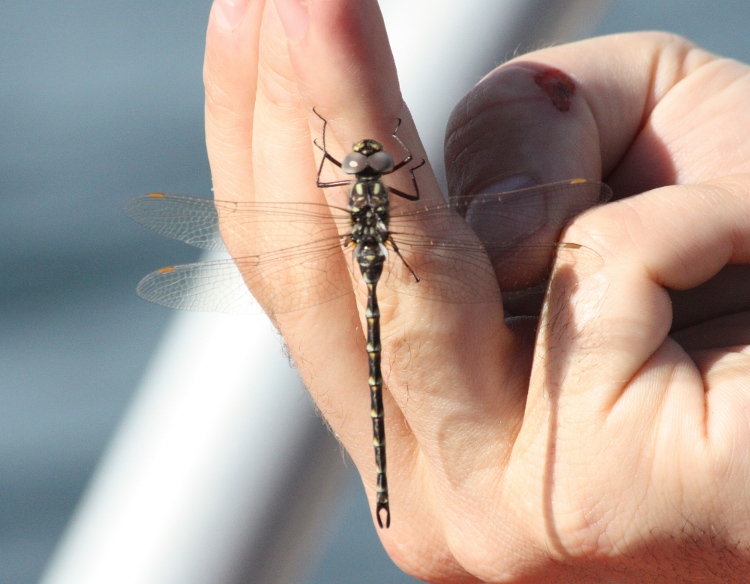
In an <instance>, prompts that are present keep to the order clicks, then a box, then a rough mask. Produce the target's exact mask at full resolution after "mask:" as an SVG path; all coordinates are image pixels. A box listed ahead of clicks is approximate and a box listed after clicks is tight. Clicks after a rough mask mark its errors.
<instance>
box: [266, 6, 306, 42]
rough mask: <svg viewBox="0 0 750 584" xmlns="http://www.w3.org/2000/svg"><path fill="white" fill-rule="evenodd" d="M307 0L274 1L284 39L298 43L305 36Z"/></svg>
mask: <svg viewBox="0 0 750 584" xmlns="http://www.w3.org/2000/svg"><path fill="white" fill-rule="evenodd" d="M307 2H308V0H274V4H275V5H276V12H278V13H279V18H280V19H281V24H282V26H283V27H284V32H285V33H286V38H287V39H288V40H290V41H291V42H293V43H298V42H299V41H301V40H302V39H303V38H305V35H306V34H307V28H308V26H309V24H310V15H309V14H308V12H307Z"/></svg>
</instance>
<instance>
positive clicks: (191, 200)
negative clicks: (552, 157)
mask: <svg viewBox="0 0 750 584" xmlns="http://www.w3.org/2000/svg"><path fill="white" fill-rule="evenodd" d="M610 195H611V191H610V190H609V188H608V187H606V185H603V184H602V183H598V182H591V181H584V180H578V181H565V182H561V183H553V184H550V185H541V186H539V187H534V188H530V189H523V190H519V191H513V192H508V193H500V194H498V193H491V194H480V195H474V196H471V197H457V198H452V199H448V200H446V201H440V202H436V203H435V202H421V201H416V202H410V203H404V204H401V205H398V206H395V207H394V208H393V209H392V212H391V222H390V232H391V237H390V240H389V241H388V242H387V245H388V246H389V247H390V248H391V257H390V260H389V261H388V262H387V264H386V268H385V270H384V275H383V279H382V282H383V283H384V285H385V286H386V287H388V288H391V289H394V290H396V291H398V292H399V293H403V294H408V295H413V296H420V297H427V298H433V299H436V300H440V301H443V302H486V301H492V300H496V299H497V298H498V296H499V291H498V289H497V288H498V286H497V284H498V282H499V283H500V287H501V288H502V289H503V290H504V291H505V290H523V289H526V288H532V287H534V286H537V285H538V284H539V283H541V282H543V281H544V280H545V279H546V278H547V277H548V275H549V271H550V268H551V265H552V263H553V259H554V257H555V255H556V254H559V253H561V252H564V253H566V255H570V254H571V253H572V254H574V255H575V261H576V262H577V263H578V262H580V263H582V264H583V265H584V266H591V267H592V268H593V267H595V266H596V265H597V263H599V262H600V261H601V260H600V258H599V257H598V256H597V255H596V253H595V252H593V251H591V250H588V249H586V248H583V247H582V246H579V245H576V244H575V243H563V244H558V243H557V239H558V237H559V235H560V232H561V230H562V229H563V228H564V226H565V225H566V224H567V223H568V222H569V221H570V220H571V219H572V218H573V217H574V216H575V215H577V214H579V213H580V212H581V211H583V210H585V209H588V208H590V207H592V206H595V205H597V204H600V203H603V202H605V201H606V200H608V198H609V196H610ZM126 210H127V212H128V214H129V215H130V216H131V217H133V218H134V219H136V220H137V221H138V222H139V223H141V224H143V225H145V226H146V227H148V228H150V229H152V230H154V231H156V232H157V233H160V234H162V235H166V236H169V237H172V238H174V239H178V240H181V241H184V242H186V243H190V244H191V245H195V246H197V247H201V248H204V249H224V245H223V243H222V237H221V235H220V232H219V218H221V230H222V232H223V233H224V236H225V237H226V238H227V241H238V242H241V246H240V249H241V250H242V252H243V257H239V258H236V259H235V260H224V261H219V262H210V263H201V264H188V265H185V266H177V267H171V268H166V269H163V270H160V271H157V272H154V273H152V274H149V275H148V276H147V277H146V278H145V279H144V280H143V282H142V283H141V285H140V286H139V293H140V294H141V295H142V296H143V297H144V298H146V299H147V300H150V301H152V302H156V303H157V304H162V305H165V306H170V307H174V308H182V309H189V310H215V311H220V312H231V313H244V312H257V311H258V310H259V308H260V306H259V304H258V303H257V302H253V301H252V297H251V296H250V295H249V294H248V293H247V291H246V288H245V285H247V286H249V287H250V289H251V290H253V291H254V293H255V294H256V296H257V297H258V298H259V299H263V304H264V308H266V309H267V311H268V309H269V308H270V307H273V312H276V313H281V312H289V311H293V310H298V309H301V308H305V307H309V306H314V305H316V304H320V303H323V302H326V301H329V300H332V299H333V298H336V297H339V296H341V295H343V294H345V293H347V292H349V291H351V289H352V286H353V282H356V281H358V278H359V277H360V276H359V274H358V273H357V274H353V273H352V272H353V271H354V269H353V267H354V264H353V262H352V261H351V258H349V259H348V260H347V259H346V256H345V255H344V254H342V253H341V252H342V249H345V248H347V247H349V249H351V245H350V243H351V242H350V239H349V238H348V236H347V235H346V234H347V233H348V232H349V231H350V221H351V218H350V215H349V213H348V212H347V211H346V210H345V209H341V208H336V207H329V206H327V205H317V204H308V203H230V202H224V201H213V200H211V199H205V198H199V197H184V196H180V195H162V194H152V195H144V196H141V197H138V198H136V199H134V200H133V201H131V203H129V204H128V206H127V208H126ZM467 220H468V221H469V222H470V224H471V228H469V226H468V225H467ZM230 247H232V246H231V245H230ZM244 254H246V255H244Z"/></svg>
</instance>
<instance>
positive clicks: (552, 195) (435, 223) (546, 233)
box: [385, 179, 612, 302]
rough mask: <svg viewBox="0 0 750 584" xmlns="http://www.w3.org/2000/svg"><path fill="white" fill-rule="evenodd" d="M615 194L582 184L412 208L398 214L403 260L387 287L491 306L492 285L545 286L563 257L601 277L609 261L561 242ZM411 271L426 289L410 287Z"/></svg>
mask: <svg viewBox="0 0 750 584" xmlns="http://www.w3.org/2000/svg"><path fill="white" fill-rule="evenodd" d="M611 196H612V191H611V190H610V188H609V187H608V186H607V185H605V184H603V183H601V182H597V181H586V180H582V179H578V180H574V181H563V182H559V183H552V184H547V185H540V186H537V187H532V188H528V189H522V190H517V191H512V192H506V193H486V194H479V195H473V196H470V197H465V196H461V197H455V198H450V199H448V200H447V201H446V202H445V203H438V204H430V203H423V202H419V201H417V202H413V203H404V204H402V205H399V206H397V207H396V208H395V209H394V210H393V211H392V213H391V223H390V231H391V235H392V243H393V245H394V246H395V248H396V249H397V250H398V251H399V252H400V255H401V257H400V258H397V259H394V260H393V261H392V262H391V264H390V266H391V271H392V273H396V274H397V276H396V277H388V278H386V279H385V285H386V286H387V287H390V288H394V289H398V291H399V292H400V293H404V294H411V295H416V296H426V297H430V298H434V299H436V300H440V301H443V302H485V301H489V300H492V298H493V296H494V297H497V292H494V293H491V292H490V291H491V290H492V289H493V286H492V285H491V284H494V285H495V286H496V285H497V284H499V286H500V289H501V290H503V291H504V292H506V291H521V290H526V289H533V288H535V287H538V286H539V285H540V284H542V283H544V282H545V281H546V280H547V279H548V278H549V275H550V270H551V269H552V266H553V264H554V259H555V257H556V256H560V255H564V256H565V259H566V261H575V263H576V265H577V266H578V267H579V269H581V270H582V271H583V272H584V273H585V272H588V271H594V270H595V269H597V267H598V266H600V265H601V261H602V260H601V258H600V257H599V255H598V254H596V252H594V251H593V250H591V249H588V248H586V247H583V246H581V245H578V244H576V243H571V242H565V243H558V239H559V237H560V234H561V232H562V230H563V229H564V228H565V226H566V225H567V224H568V223H569V222H570V221H571V220H572V219H573V218H574V217H575V216H576V215H579V214H580V213H581V212H583V211H585V210H586V209H589V208H591V207H594V206H596V205H600V204H602V203H605V202H607V201H608V200H609V199H610V198H611ZM467 222H468V223H469V224H470V225H471V228H470V229H467V228H466V227H467ZM401 260H402V261H401ZM407 264H408V267H407ZM409 268H411V270H409ZM411 271H413V272H414V275H412V280H415V276H416V278H419V280H420V282H419V285H418V286H415V285H412V284H410V283H409V282H408V278H407V275H408V274H409V273H410V272H411Z"/></svg>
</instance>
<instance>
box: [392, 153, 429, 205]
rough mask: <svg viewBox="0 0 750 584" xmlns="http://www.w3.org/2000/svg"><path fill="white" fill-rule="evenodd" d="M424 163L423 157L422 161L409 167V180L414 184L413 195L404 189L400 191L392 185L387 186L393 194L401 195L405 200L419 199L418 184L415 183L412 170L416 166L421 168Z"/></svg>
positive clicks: (415, 179)
mask: <svg viewBox="0 0 750 584" xmlns="http://www.w3.org/2000/svg"><path fill="white" fill-rule="evenodd" d="M424 164H425V160H424V158H423V159H422V162H420V163H419V164H417V165H416V166H415V167H413V168H410V169H409V172H410V173H411V182H412V184H413V185H414V194H413V195H410V194H409V193H405V192H404V191H400V190H398V189H394V188H393V187H388V190H389V191H390V192H391V193H393V194H394V195H398V196H399V197H401V198H402V199H406V200H407V201H418V200H419V185H418V184H417V177H416V176H414V171H415V170H417V169H418V168H422V167H423V166H424ZM391 172H393V171H391Z"/></svg>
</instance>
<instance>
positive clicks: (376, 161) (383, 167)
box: [367, 150, 393, 174]
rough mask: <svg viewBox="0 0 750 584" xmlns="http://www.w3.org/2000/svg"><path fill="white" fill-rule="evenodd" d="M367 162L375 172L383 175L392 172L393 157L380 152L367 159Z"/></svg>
mask: <svg viewBox="0 0 750 584" xmlns="http://www.w3.org/2000/svg"><path fill="white" fill-rule="evenodd" d="M367 162H368V164H369V165H370V168H372V169H373V170H374V171H375V172H379V173H380V174H385V173H387V172H390V171H391V170H393V157H392V156H391V155H390V154H388V153H387V152H384V151H383V150H381V151H380V152H375V153H373V154H370V156H368V157H367Z"/></svg>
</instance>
